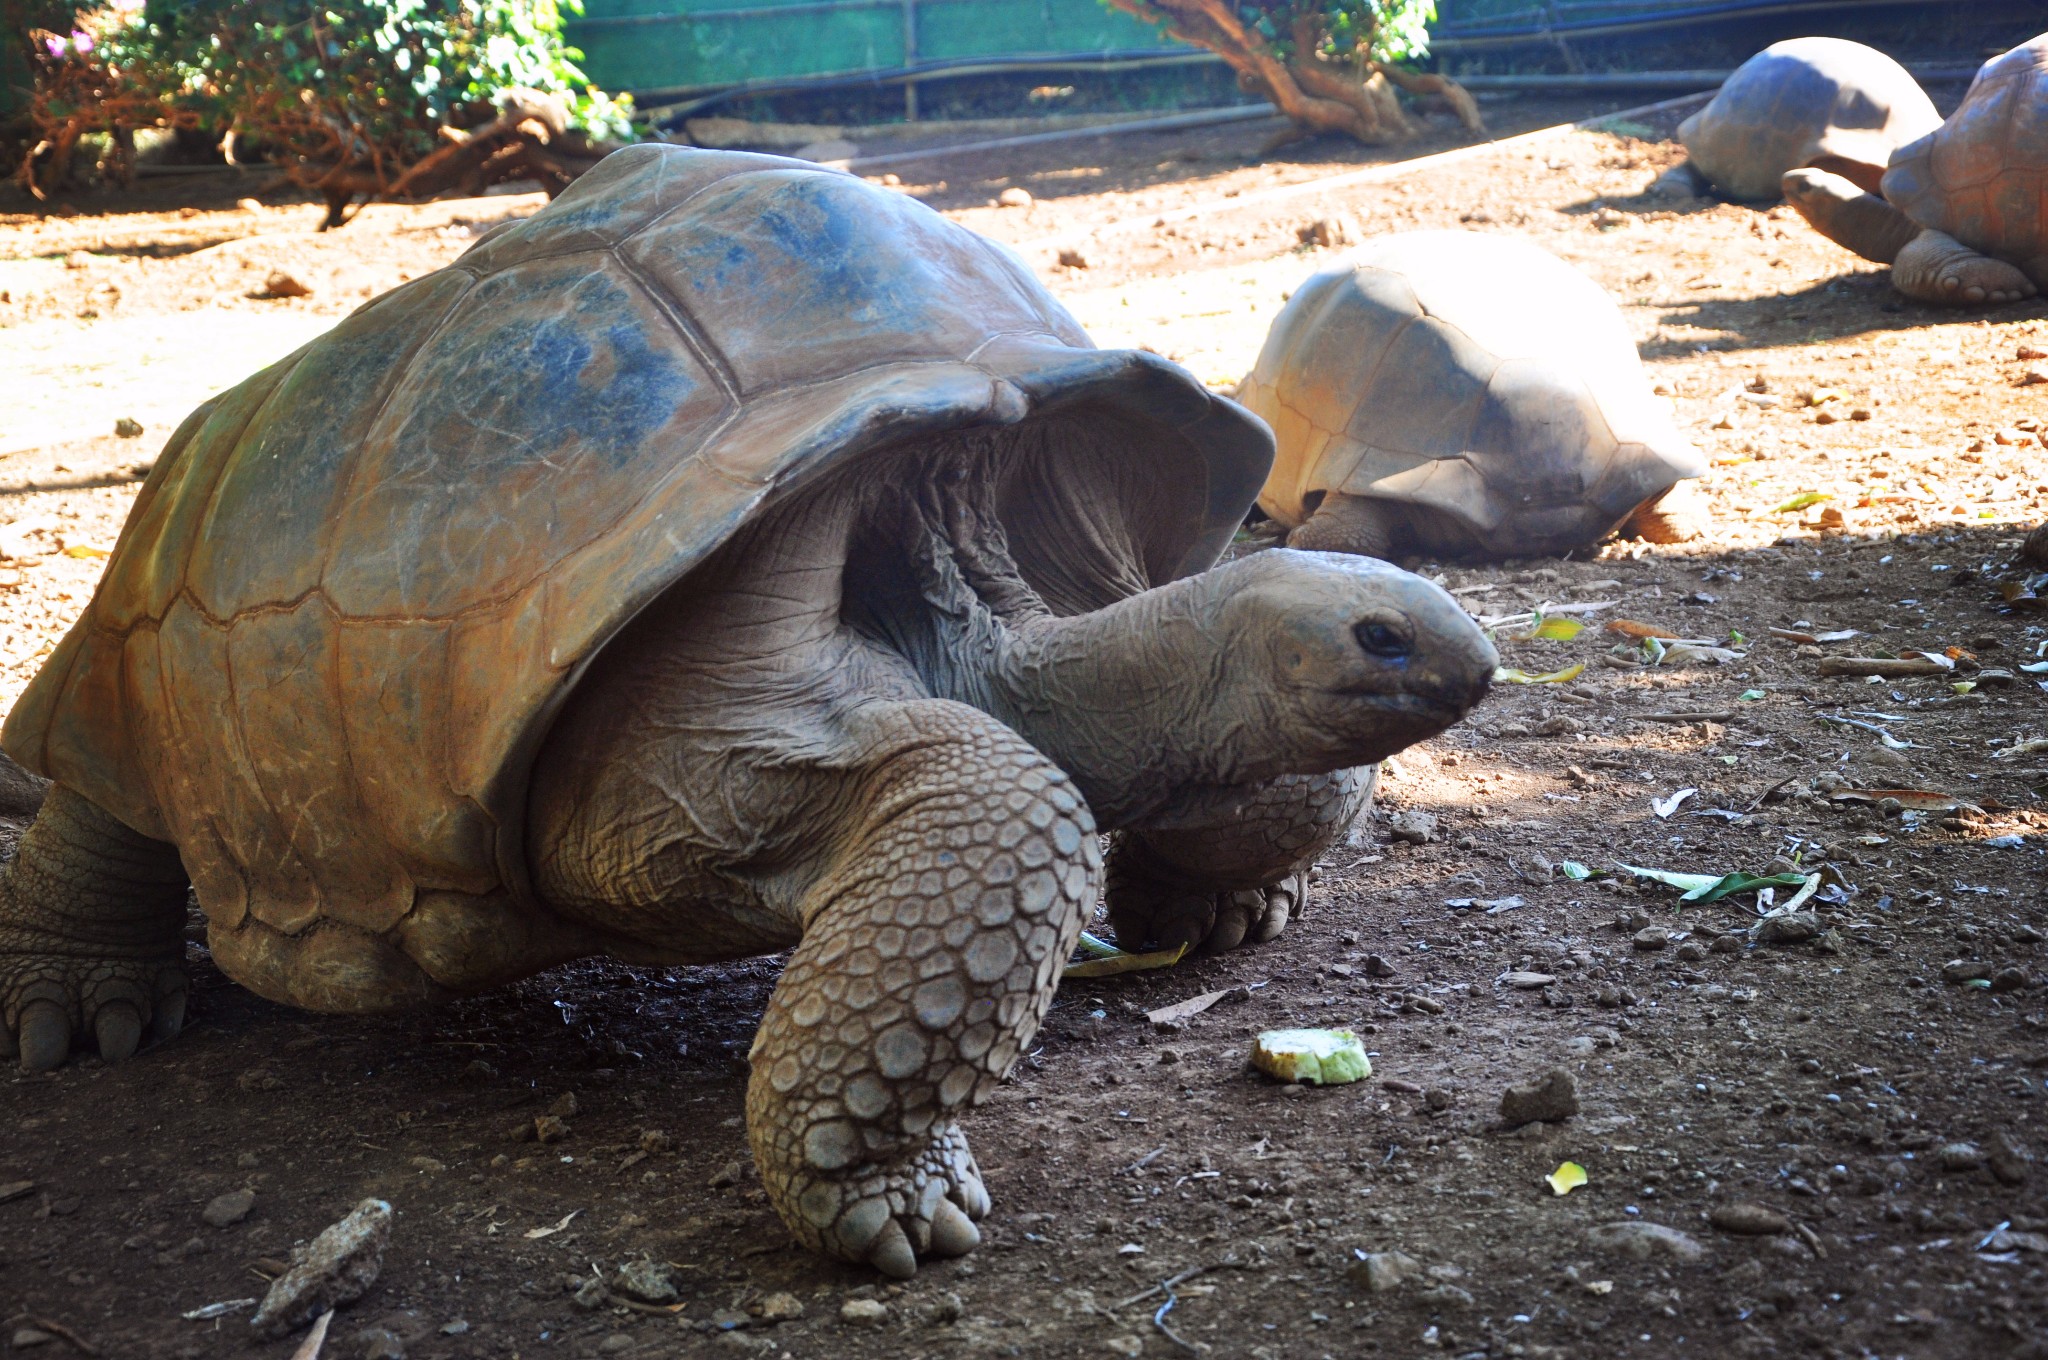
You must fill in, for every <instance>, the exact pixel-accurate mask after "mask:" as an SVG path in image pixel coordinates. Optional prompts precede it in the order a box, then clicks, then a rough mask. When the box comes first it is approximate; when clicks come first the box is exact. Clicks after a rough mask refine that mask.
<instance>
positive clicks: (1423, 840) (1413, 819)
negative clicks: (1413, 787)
mask: <svg viewBox="0 0 2048 1360" xmlns="http://www.w3.org/2000/svg"><path fill="white" fill-rule="evenodd" d="M1387 831H1388V833H1389V834H1391V835H1392V836H1393V838H1394V839H1395V840H1397V841H1406V842H1407V843H1408V844H1410V845H1428V844H1429V843H1430V842H1431V841H1433V840H1435V839H1436V833H1437V821H1436V814H1435V813H1433V812H1424V811H1422V810H1421V809H1420V808H1408V809H1406V810H1405V811H1402V812H1396V813H1394V814H1393V815H1392V816H1390V817H1388V818H1387Z"/></svg>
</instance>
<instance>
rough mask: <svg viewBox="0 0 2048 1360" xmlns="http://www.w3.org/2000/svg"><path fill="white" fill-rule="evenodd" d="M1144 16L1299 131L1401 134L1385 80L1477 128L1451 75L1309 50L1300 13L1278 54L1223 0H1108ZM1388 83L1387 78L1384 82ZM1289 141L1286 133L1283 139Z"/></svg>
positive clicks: (1390, 138)
mask: <svg viewBox="0 0 2048 1360" xmlns="http://www.w3.org/2000/svg"><path fill="white" fill-rule="evenodd" d="M1109 3H1110V4H1111V5H1113V6H1115V7H1116V8H1117V9H1120V10H1123V11H1124V12H1125V13H1127V14H1131V15H1134V16H1136V17H1137V18H1139V19H1143V20H1145V21H1146V22H1147V23H1158V22H1159V21H1160V20H1161V19H1162V18H1164V19H1165V21H1166V31H1167V32H1168V33H1169V34H1170V35H1171V36H1173V37H1176V38H1179V39H1180V40H1181V41H1182V42H1188V43H1193V44H1195V45H1196V46H1197V47H1206V48H1208V49H1209V50H1210V51H1212V52H1214V53H1216V55H1218V56H1220V57H1222V58H1223V60H1224V61H1226V62H1228V63H1229V64H1230V66H1231V67H1232V69H1234V70H1235V71H1236V72H1237V73H1238V83H1239V84H1240V85H1242V86H1243V87H1244V88H1245V89H1247V90H1249V91H1251V92H1253V93H1256V94H1260V95H1263V96H1264V97H1265V98H1267V99H1269V100H1271V101H1272V103H1273V105H1274V107H1275V108H1277V109H1279V110H1280V112H1281V113H1282V114H1284V115H1286V116H1287V117H1288V118H1290V119H1292V120H1293V121H1294V123H1295V125H1296V126H1297V127H1298V128H1300V129H1301V130H1302V132H1303V133H1305V134H1307V135H1314V134H1315V133H1321V132H1341V133H1344V134H1345V135H1347V136H1349V137H1352V138H1355V139H1356V140H1358V141H1360V142H1364V143H1366V144H1367V145H1378V144H1381V143H1385V142H1395V141H1401V140H1404V139H1406V138H1408V137H1411V136H1413V135H1414V133H1415V126H1414V124H1413V123H1411V122H1410V121H1409V119H1408V117H1407V115H1406V114H1404V113H1403V112H1402V111H1401V105H1400V101H1399V100H1398V99H1397V98H1396V97H1395V95H1394V90H1393V86H1394V85H1399V86H1400V87H1401V88H1402V89H1405V90H1408V91H1410V92H1412V93H1417V94H1430V95H1434V96H1437V97H1439V98H1441V99H1443V100H1444V101H1445V102H1446V103H1448V104H1449V105H1450V106H1451V109H1452V110H1453V111H1454V112H1455V113H1456V114H1457V115H1458V119H1459V121H1460V122H1462V123H1463V124H1464V125H1465V126H1466V127H1467V128H1470V129H1471V130H1473V131H1475V132H1482V131H1484V130H1485V124H1484V123H1482V122H1481V121H1480V117H1479V107H1478V105H1477V104H1476V103H1474V102H1473V99H1472V96H1471V95H1470V94H1469V93H1467V92H1466V91H1465V90H1464V89H1463V88H1462V87H1460V86H1459V85H1457V84H1456V83H1455V82H1453V81H1451V80H1448V79H1446V78H1445V77H1443V76H1439V75H1425V74H1418V73H1415V72H1411V71H1403V70H1401V69H1399V68H1398V67H1395V66H1393V65H1391V64H1383V63H1380V62H1376V61H1372V60H1370V59H1369V58H1360V60H1359V66H1360V67H1361V68H1362V70H1363V75H1362V76H1359V77H1355V78H1354V77H1352V76H1351V75H1350V73H1349V72H1347V71H1346V70H1345V68H1343V67H1341V66H1337V65H1334V64H1332V63H1329V62H1325V61H1323V60H1322V59H1321V58H1320V57H1318V56H1317V55H1316V52H1317V50H1318V49H1319V48H1320V47H1321V45H1322V39H1323V33H1322V30H1321V27H1320V26H1319V25H1318V23H1317V22H1316V21H1315V20H1314V19H1313V18H1312V17H1308V16H1303V17H1301V18H1298V19H1297V20H1296V21H1295V25H1294V31H1293V32H1292V34H1290V35H1289V36H1290V37H1291V38H1292V39H1293V42H1294V48H1295V55H1294V57H1293V59H1292V60H1290V61H1283V60H1282V59H1281V58H1280V57H1279V56H1277V55H1276V54H1275V53H1274V51H1273V49H1272V48H1271V47H1270V46H1268V44H1267V43H1266V40H1265V38H1264V37H1262V36H1261V35H1260V34H1259V33H1258V31H1257V30H1255V29H1251V28H1248V27H1246V25H1245V24H1244V23H1243V22H1242V21H1241V20H1239V18H1238V17H1237V14H1236V12H1235V11H1234V10H1233V9H1232V8H1231V7H1230V6H1229V5H1228V4H1227V3H1224V0H1109ZM1389 82H1392V84H1389ZM1289 140H1292V139H1291V138H1290V139H1289Z"/></svg>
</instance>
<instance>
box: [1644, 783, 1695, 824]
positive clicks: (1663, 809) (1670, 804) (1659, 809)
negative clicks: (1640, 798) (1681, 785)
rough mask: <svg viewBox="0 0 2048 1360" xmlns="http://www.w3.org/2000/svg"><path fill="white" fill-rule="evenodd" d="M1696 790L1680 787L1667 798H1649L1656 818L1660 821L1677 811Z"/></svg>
mask: <svg viewBox="0 0 2048 1360" xmlns="http://www.w3.org/2000/svg"><path fill="white" fill-rule="evenodd" d="M1698 792H1699V790H1698V789H1680V790H1679V791H1678V792H1677V793H1674V794H1672V795H1671V796H1670V797H1669V798H1652V799H1651V800H1650V808H1651V810H1652V811H1654V812H1655V813H1656V814H1657V819H1658V820H1659V821H1662V820H1664V819H1665V818H1668V817H1669V816H1670V815H1671V814H1672V813H1674V812H1676V811H1678V809H1679V808H1680V807H1681V806H1683V805H1684V803H1685V800H1686V799H1688V798H1690V797H1692V796H1693V795H1694V794H1696V793H1698Z"/></svg>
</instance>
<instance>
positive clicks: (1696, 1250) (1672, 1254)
mask: <svg viewBox="0 0 2048 1360" xmlns="http://www.w3.org/2000/svg"><path fill="white" fill-rule="evenodd" d="M1586 1240H1587V1241H1589V1242H1591V1243H1592V1244H1593V1245H1594V1246H1595V1247H1600V1248H1605V1249H1607V1250H1609V1251H1618V1252H1620V1253H1621V1254H1622V1255H1624V1256H1632V1257H1634V1258H1635V1259H1636V1260H1638V1261H1650V1260H1656V1259H1660V1258H1668V1259H1670V1260H1674V1261H1697V1260H1699V1259H1700V1258H1701V1257H1702V1256H1705V1255H1706V1254H1707V1249H1706V1248H1705V1247H1703V1246H1701V1245H1700V1243H1699V1239H1697V1238H1695V1237H1693V1236H1692V1235H1691V1234H1690V1233H1682V1232H1680V1231H1679V1230H1678V1229H1676V1228H1667V1227H1665V1226H1664V1225H1663V1224H1662V1223H1645V1222H1642V1221H1640V1220H1636V1221H1628V1222H1622V1223H1602V1224H1600V1225H1599V1226H1598V1227H1595V1228H1589V1229H1587V1231H1586Z"/></svg>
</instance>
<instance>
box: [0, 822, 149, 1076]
mask: <svg viewBox="0 0 2048 1360" xmlns="http://www.w3.org/2000/svg"><path fill="white" fill-rule="evenodd" d="M185 889H186V882H185V870H184V867H183V866H182V865H181V864H180V863H179V862H178V852H177V850H176V849H175V848H173V847H171V846H168V845H165V844H164V843H163V842H161V841H154V840H151V839H149V838H148V837H146V836H141V835H138V834H136V833H135V832H133V831H130V830H129V829H128V828H127V827H125V826H123V825H121V823H119V822H117V821H115V820H114V819H113V818H112V817H109V816H108V815H107V814H106V813H104V812H102V811H101V810H100V809H99V808H97V807H95V806H93V805H92V804H91V803H89V802H87V801H86V800H85V799H83V798H81V797H79V796H78V795H77V794H75V793H73V792H71V791H70V790H69V789H67V788H65V787H63V786H62V785H58V786H56V787H55V788H52V789H51V790H50V791H49V793H48V796H47V797H45V799H44V800H43V806H42V812H41V815H39V816H38V817H37V818H36V821H35V823H34V824H33V825H32V826H30V827H29V829H28V831H27V832H25V833H24V834H23V835H22V838H21V846H20V850H19V853H18V854H17V855H16V857H15V860H14V863H13V864H12V865H10V866H8V868H7V870H6V875H5V877H4V878H0V1021H4V1027H0V1055H5V1056H15V1050H16V1049H17V1048H18V1055H19V1057H20V1060H21V1065H22V1066H23V1067H24V1068H25V1069H27V1070H28V1071H31V1072H40V1071H46V1070H48V1069H50V1068H52V1067H55V1066H57V1065H58V1064H59V1063H61V1062H63V1061H64V1059H65V1058H66V1057H68V1056H69V1054H70V1051H71V1044H72V1038H73V1036H74V1035H80V1036H83V1035H86V1034H90V1035H92V1036H93V1040H94V1043H95V1045H96V1046H97V1048H98V1049H99V1052H100V1054H101V1056H102V1057H104V1058H106V1059H107V1060H108V1061H109V1062H116V1061H119V1060H120V1059H122V1058H126V1057H128V1056H129V1055H130V1054H132V1053H133V1052H135V1049H136V1046H137V1045H138V1044H139V1043H140V1042H141V1040H142V1037H143V1035H144V1033H145V1031H147V1032H148V1033H150V1034H151V1035H152V1036H154V1037H155V1038H159V1039H165V1038H169V1037H171V1036H172V1035H174V1034H176V1033H177V1032H178V1030H179V1028H180V1027H181V1026H182V1025H183V1023H184V1017H185V991H186V984H185V974H184V970H183V969H182V968H181V967H180V966H179V960H180V959H181V957H182V956H183V952H184V941H183V929H184V924H185Z"/></svg>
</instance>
